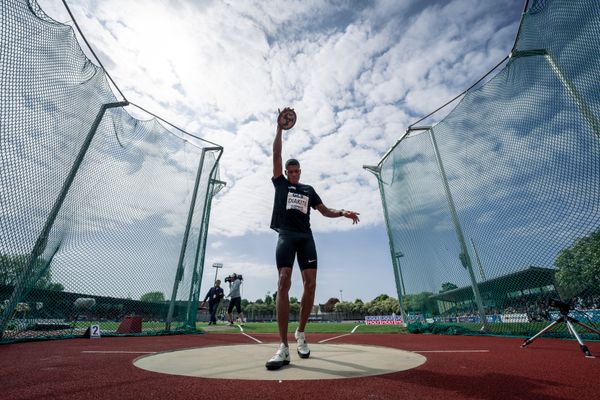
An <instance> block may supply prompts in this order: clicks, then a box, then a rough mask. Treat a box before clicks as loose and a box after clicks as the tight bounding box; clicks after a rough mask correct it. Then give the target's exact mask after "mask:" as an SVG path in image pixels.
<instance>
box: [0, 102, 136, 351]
mask: <svg viewBox="0 0 600 400" xmlns="http://www.w3.org/2000/svg"><path fill="white" fill-rule="evenodd" d="M128 104H129V103H128V102H127V101H119V102H115V103H107V104H103V105H102V106H101V107H100V110H99V111H98V114H96V119H94V122H93V123H92V126H91V127H90V130H89V132H88V134H87V136H86V138H85V140H84V141H83V144H82V145H81V148H80V149H79V153H78V154H77V157H76V158H75V161H74V162H73V165H72V166H71V169H70V170H69V173H68V175H67V178H66V179H65V182H64V183H63V186H62V188H61V190H60V193H59V195H58V197H57V198H56V200H55V201H54V205H53V206H52V209H51V210H50V214H48V218H46V223H45V224H44V227H43V228H42V231H41V232H40V234H39V236H38V238H37V240H36V242H35V245H34V246H33V249H32V251H31V253H30V254H29V256H28V257H27V262H26V264H25V268H23V270H22V271H21V274H20V275H19V278H18V279H17V281H16V282H15V287H14V289H13V292H12V294H11V296H10V299H9V301H8V305H7V306H6V308H5V309H4V312H3V313H2V317H1V318H0V340H1V339H2V337H3V335H4V330H5V329H6V325H7V324H8V320H9V319H10V317H11V315H12V310H13V309H14V308H15V306H16V304H17V303H18V302H19V300H20V298H21V296H22V295H23V292H24V291H25V288H26V284H25V283H26V282H27V278H28V277H29V275H30V274H31V271H32V270H33V267H34V265H35V262H36V261H37V259H38V257H40V256H41V255H42V254H43V253H44V251H45V249H46V246H47V244H48V237H49V235H50V231H51V230H52V227H53V226H54V222H55V221H56V217H57V216H58V213H59V212H60V209H61V208H62V205H63V203H64V201H65V198H66V197H67V194H68V192H69V190H70V188H71V185H72V184H73V181H74V180H75V176H76V175H77V172H78V171H79V167H80V166H81V163H82V162H83V159H84V157H85V155H86V153H87V151H88V149H89V147H90V145H91V143H92V139H93V138H94V135H95V134H96V132H97V131H98V126H99V125H100V122H102V118H103V117H104V114H105V113H106V110H108V109H109V108H116V107H124V106H126V105H128Z"/></svg>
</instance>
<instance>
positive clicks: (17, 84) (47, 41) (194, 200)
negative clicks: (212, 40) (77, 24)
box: [0, 0, 223, 342]
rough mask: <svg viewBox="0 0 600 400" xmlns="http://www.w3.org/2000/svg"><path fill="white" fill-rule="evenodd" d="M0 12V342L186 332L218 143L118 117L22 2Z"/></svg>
mask: <svg viewBox="0 0 600 400" xmlns="http://www.w3.org/2000/svg"><path fill="white" fill-rule="evenodd" d="M0 7H1V10H0V13H1V20H2V26H1V28H0V29H1V36H0V43H1V48H0V95H1V97H0V99H1V100H0V167H1V172H0V221H1V223H0V308H1V309H0V311H1V319H0V335H1V338H2V341H4V342H6V341H13V340H21V339H31V338H36V339H38V338H56V337H69V336H81V335H82V334H83V333H84V332H85V331H86V330H87V328H88V327H89V326H90V325H97V326H99V328H100V331H101V332H102V334H103V335H106V334H136V333H138V334H140V333H141V334H155V333H164V332H174V331H185V330H194V329H195V321H196V310H197V303H198V297H199V293H198V289H199V287H200V283H201V282H200V279H201V277H202V266H203V264H204V250H205V245H206V234H207V230H208V221H209V217H210V206H211V200H212V197H213V195H214V194H215V193H216V192H217V191H218V190H219V188H220V187H221V186H222V184H223V183H222V182H221V181H219V176H218V173H219V172H218V161H219V158H220V155H221V153H222V148H221V147H219V146H216V145H212V144H208V142H205V141H203V140H201V139H199V138H196V137H193V136H191V135H188V134H185V133H184V132H180V131H176V130H175V131H172V130H169V129H166V128H165V126H163V125H162V124H161V123H160V122H159V121H158V120H157V119H151V120H147V121H140V120H137V119H135V118H133V117H132V116H131V115H129V114H128V113H127V112H126V111H125V110H124V108H123V107H124V106H125V105H127V102H120V101H117V99H116V98H115V97H114V95H113V93H112V91H111V89H110V86H109V84H108V82H107V79H106V74H105V72H104V71H103V70H102V69H101V68H100V67H97V66H96V65H94V64H93V63H92V62H90V60H89V59H87V57H86V56H85V55H84V53H83V52H82V50H81V48H80V46H79V44H78V42H77V39H76V37H75V34H74V32H73V29H72V28H71V27H70V26H67V25H64V24H60V23H57V22H56V21H53V20H52V19H50V18H49V17H48V16H46V15H45V14H44V13H43V11H42V10H41V9H40V8H39V6H38V5H37V4H36V3H35V2H34V1H27V0H1V2H0Z"/></svg>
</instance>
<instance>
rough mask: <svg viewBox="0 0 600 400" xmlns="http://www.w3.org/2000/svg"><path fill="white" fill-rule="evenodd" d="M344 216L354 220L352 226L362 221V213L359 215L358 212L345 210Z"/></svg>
mask: <svg viewBox="0 0 600 400" xmlns="http://www.w3.org/2000/svg"><path fill="white" fill-rule="evenodd" d="M342 215H343V216H344V217H346V218H350V219H351V220H352V225H354V224H358V222H359V221H360V219H359V218H358V216H359V215H360V213H357V212H356V211H348V210H344V211H343V213H342Z"/></svg>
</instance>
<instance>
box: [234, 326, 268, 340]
mask: <svg viewBox="0 0 600 400" xmlns="http://www.w3.org/2000/svg"><path fill="white" fill-rule="evenodd" d="M237 327H238V328H240V331H242V335H244V336H246V337H249V338H250V339H252V340H254V341H255V342H257V343H260V344H262V342H261V341H260V340H258V339H257V338H255V337H252V336H250V335H248V334H247V333H244V328H242V326H241V325H238V326H237Z"/></svg>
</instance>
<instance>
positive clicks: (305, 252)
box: [275, 231, 317, 270]
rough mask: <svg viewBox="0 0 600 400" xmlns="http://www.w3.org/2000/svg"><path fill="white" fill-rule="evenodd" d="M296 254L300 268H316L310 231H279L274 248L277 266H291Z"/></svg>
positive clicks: (315, 251)
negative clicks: (275, 247)
mask: <svg viewBox="0 0 600 400" xmlns="http://www.w3.org/2000/svg"><path fill="white" fill-rule="evenodd" d="M296 256H298V265H299V266H300V270H303V269H316V268H317V248H316V247H315V240H314V239H313V236H312V233H299V232H291V231H280V232H279V239H278V240H277V249H276V250H275V259H276V261H277V268H281V267H290V268H292V267H293V266H294V259H295V258H296Z"/></svg>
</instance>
